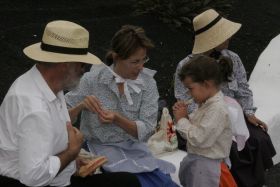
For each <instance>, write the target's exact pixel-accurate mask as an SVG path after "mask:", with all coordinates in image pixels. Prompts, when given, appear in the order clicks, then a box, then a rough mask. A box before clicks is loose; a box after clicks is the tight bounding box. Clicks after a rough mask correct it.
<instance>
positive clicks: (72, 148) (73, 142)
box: [66, 122, 84, 160]
mask: <svg viewBox="0 0 280 187" xmlns="http://www.w3.org/2000/svg"><path fill="white" fill-rule="evenodd" d="M66 126H67V132H68V148H67V150H68V153H69V155H70V156H71V157H72V159H73V160H74V159H75V158H76V157H77V156H78V154H79V152H80V149H81V147H82V144H83V139H84V136H83V134H82V133H81V132H80V131H79V130H78V129H77V128H75V127H73V126H72V124H71V123H70V122H67V125H66Z"/></svg>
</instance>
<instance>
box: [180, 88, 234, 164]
mask: <svg viewBox="0 0 280 187" xmlns="http://www.w3.org/2000/svg"><path fill="white" fill-rule="evenodd" d="M223 98H224V96H223V94H222V92H221V91H220V92H218V93H217V94H216V95H215V96H213V97H211V98H210V99H208V100H207V101H206V102H205V103H203V104H202V105H201V106H200V107H199V108H198V109H197V110H196V111H195V112H193V113H192V114H191V115H190V116H189V118H190V119H189V120H188V119H186V118H182V119H180V120H179V121H178V123H177V125H176V129H177V130H178V132H179V133H180V134H181V135H182V137H183V138H185V139H187V150H188V152H189V153H193V154H197V155H201V156H205V157H207V158H212V159H224V158H227V157H228V156H229V153H230V147H231V143H232V130H231V127H230V123H231V122H230V119H229V115H228V109H227V108H226V105H225V103H224V99H223Z"/></svg>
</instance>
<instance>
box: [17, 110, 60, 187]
mask: <svg viewBox="0 0 280 187" xmlns="http://www.w3.org/2000/svg"><path fill="white" fill-rule="evenodd" d="M49 121H51V120H50V116H49V115H48V114H47V113H46V112H41V111H38V112H34V113H32V114H30V115H27V116H25V117H24V118H23V120H22V121H21V123H20V125H19V130H20V131H19V140H18V141H19V174H20V181H21V183H23V184H25V185H27V186H45V185H48V184H49V183H50V182H51V181H52V180H53V179H54V178H55V177H56V175H57V173H58V171H59V169H60V160H59V158H58V157H57V156H52V155H53V145H54V142H53V139H54V137H53V136H54V133H53V132H52V127H51V126H50V125H49V124H48V122H49Z"/></svg>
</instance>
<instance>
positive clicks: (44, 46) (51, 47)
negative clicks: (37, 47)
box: [41, 42, 88, 55]
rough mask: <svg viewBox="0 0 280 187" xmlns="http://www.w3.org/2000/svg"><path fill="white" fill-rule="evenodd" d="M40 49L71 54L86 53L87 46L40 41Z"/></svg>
mask: <svg viewBox="0 0 280 187" xmlns="http://www.w3.org/2000/svg"><path fill="white" fill-rule="evenodd" d="M41 49H42V50H44V51H49V52H54V53H64V54H71V55H86V54H87V53H88V48H71V47H62V46H55V45H50V44H46V43H44V42H41Z"/></svg>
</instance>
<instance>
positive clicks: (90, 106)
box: [82, 95, 102, 114]
mask: <svg viewBox="0 0 280 187" xmlns="http://www.w3.org/2000/svg"><path fill="white" fill-rule="evenodd" d="M82 105H83V108H84V109H87V110H89V111H91V112H93V113H97V114H99V113H101V112H102V105H101V103H100V101H99V100H98V99H97V98H96V97H95V96H94V95H88V96H86V97H85V99H84V100H83V101H82Z"/></svg>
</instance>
